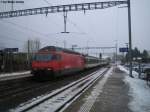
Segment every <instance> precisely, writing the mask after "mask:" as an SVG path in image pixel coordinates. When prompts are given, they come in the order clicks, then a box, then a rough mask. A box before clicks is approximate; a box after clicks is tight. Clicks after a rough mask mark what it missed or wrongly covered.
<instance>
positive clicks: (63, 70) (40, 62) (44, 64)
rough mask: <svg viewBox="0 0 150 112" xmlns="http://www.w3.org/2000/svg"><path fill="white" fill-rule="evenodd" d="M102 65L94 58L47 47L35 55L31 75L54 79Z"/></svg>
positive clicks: (102, 62) (100, 61)
mask: <svg viewBox="0 0 150 112" xmlns="http://www.w3.org/2000/svg"><path fill="white" fill-rule="evenodd" d="M102 64H106V63H105V62H104V61H102V60H100V59H99V58H96V57H91V56H84V55H82V54H80V53H77V52H74V51H71V50H68V49H64V48H60V47H55V46H47V47H44V48H42V49H40V50H39V51H38V52H37V53H36V54H35V56H34V59H33V61H32V72H31V73H32V74H33V75H34V76H41V75H42V76H43V74H44V75H48V76H54V77H55V76H60V75H64V74H69V73H72V72H77V71H81V70H83V69H85V68H86V69H87V68H91V67H96V66H98V65H102Z"/></svg>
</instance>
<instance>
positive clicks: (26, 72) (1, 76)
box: [0, 71, 30, 78]
mask: <svg viewBox="0 0 150 112" xmlns="http://www.w3.org/2000/svg"><path fill="white" fill-rule="evenodd" d="M29 73H30V71H24V72H13V73H3V74H0V78H3V77H9V76H18V75H24V74H29Z"/></svg>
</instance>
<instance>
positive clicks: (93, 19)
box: [0, 0, 150, 52]
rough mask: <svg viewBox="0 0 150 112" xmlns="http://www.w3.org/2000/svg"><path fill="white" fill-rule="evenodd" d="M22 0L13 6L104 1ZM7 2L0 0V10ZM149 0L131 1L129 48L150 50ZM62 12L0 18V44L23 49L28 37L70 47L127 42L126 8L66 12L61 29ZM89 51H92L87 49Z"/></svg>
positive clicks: (120, 45) (103, 45)
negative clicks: (130, 37) (66, 17)
mask: <svg viewBox="0 0 150 112" xmlns="http://www.w3.org/2000/svg"><path fill="white" fill-rule="evenodd" d="M47 1H48V2H49V4H48V3H47V2H46V1H45V0H25V1H24V4H17V5H14V9H26V8H34V7H43V6H49V5H61V4H70V3H83V2H95V1H106V0H47ZM10 9H11V6H10V5H8V4H7V5H4V4H2V3H0V11H8V10H10ZM149 11H150V0H131V14H132V40H133V42H132V43H133V48H134V47H135V46H136V47H138V48H139V49H140V50H143V49H146V50H150V44H149V43H150V12H149ZM63 27H64V25H63V13H55V14H48V16H47V17H46V15H44V14H43V15H33V16H26V17H15V18H9V19H3V20H0V47H19V48H20V49H22V48H23V46H24V44H25V41H27V40H28V39H36V38H38V39H40V41H41V43H42V47H44V46H46V45H57V46H61V47H63V46H64V41H65V42H66V47H68V48H69V47H71V45H74V44H76V45H78V47H85V46H89V47H90V46H99V47H106V46H115V43H116V41H117V43H118V47H124V46H125V43H128V19H127V8H118V6H116V7H113V8H108V9H103V10H92V11H86V13H85V14H84V12H83V11H77V12H69V13H68V21H67V31H69V32H70V33H69V34H61V33H60V32H62V31H63ZM91 52H92V51H91Z"/></svg>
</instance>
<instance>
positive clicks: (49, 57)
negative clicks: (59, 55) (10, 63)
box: [35, 54, 52, 61]
mask: <svg viewBox="0 0 150 112" xmlns="http://www.w3.org/2000/svg"><path fill="white" fill-rule="evenodd" d="M35 60H36V61H50V60H52V55H51V54H37V55H36V56H35Z"/></svg>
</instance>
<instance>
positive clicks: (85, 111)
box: [78, 68, 113, 112]
mask: <svg viewBox="0 0 150 112" xmlns="http://www.w3.org/2000/svg"><path fill="white" fill-rule="evenodd" d="M112 70H113V68H111V69H110V70H109V71H108V72H107V74H105V75H104V78H103V79H102V80H100V81H99V82H98V84H97V85H96V86H95V87H94V88H93V90H92V92H91V94H90V95H89V96H88V97H87V98H86V99H85V103H84V104H83V105H82V106H81V107H80V110H79V111H78V112H89V111H90V109H91V108H92V106H93V104H94V103H95V101H96V99H97V97H98V96H99V95H100V94H101V93H102V89H103V87H104V84H105V83H106V81H107V79H108V77H109V76H110V75H111V74H112Z"/></svg>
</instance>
